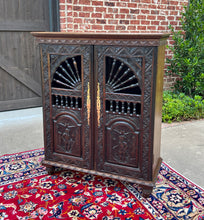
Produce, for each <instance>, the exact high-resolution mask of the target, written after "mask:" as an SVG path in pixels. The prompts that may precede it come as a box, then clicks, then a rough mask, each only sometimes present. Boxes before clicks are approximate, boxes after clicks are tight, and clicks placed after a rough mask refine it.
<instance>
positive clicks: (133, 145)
mask: <svg viewBox="0 0 204 220" xmlns="http://www.w3.org/2000/svg"><path fill="white" fill-rule="evenodd" d="M106 142H107V144H106V158H107V161H106V162H108V163H113V164H120V165H123V166H131V167H135V168H137V167H138V152H139V145H138V142H139V132H136V131H135V128H134V127H133V126H132V125H131V124H129V123H128V122H126V121H116V122H114V123H113V124H112V125H111V126H110V127H106Z"/></svg>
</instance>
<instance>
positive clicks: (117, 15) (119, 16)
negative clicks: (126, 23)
mask: <svg viewBox="0 0 204 220" xmlns="http://www.w3.org/2000/svg"><path fill="white" fill-rule="evenodd" d="M115 18H120V19H124V18H125V15H124V14H122V15H121V14H116V15H115Z"/></svg>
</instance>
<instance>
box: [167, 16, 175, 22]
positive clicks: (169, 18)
mask: <svg viewBox="0 0 204 220" xmlns="http://www.w3.org/2000/svg"><path fill="white" fill-rule="evenodd" d="M174 18H175V17H174V16H168V17H167V19H168V20H169V21H173V20H174Z"/></svg>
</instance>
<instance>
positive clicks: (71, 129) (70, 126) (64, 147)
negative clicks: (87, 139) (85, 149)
mask: <svg viewBox="0 0 204 220" xmlns="http://www.w3.org/2000/svg"><path fill="white" fill-rule="evenodd" d="M54 135H55V143H54V149H55V152H57V153H60V154H68V155H71V156H76V157H81V155H82V146H81V125H80V124H78V123H77V122H76V120H75V119H74V118H72V117H70V116H68V115H62V116H59V117H58V118H57V120H54Z"/></svg>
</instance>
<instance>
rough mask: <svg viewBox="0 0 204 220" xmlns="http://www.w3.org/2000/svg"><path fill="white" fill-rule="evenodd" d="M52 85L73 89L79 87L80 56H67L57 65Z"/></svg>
mask: <svg viewBox="0 0 204 220" xmlns="http://www.w3.org/2000/svg"><path fill="white" fill-rule="evenodd" d="M52 87H54V88H65V89H73V90H75V89H77V90H79V89H80V88H81V56H75V57H72V58H68V59H66V60H65V61H63V62H62V63H61V64H60V65H59V66H58V67H57V69H56V71H55V73H54V76H53V80H52Z"/></svg>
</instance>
